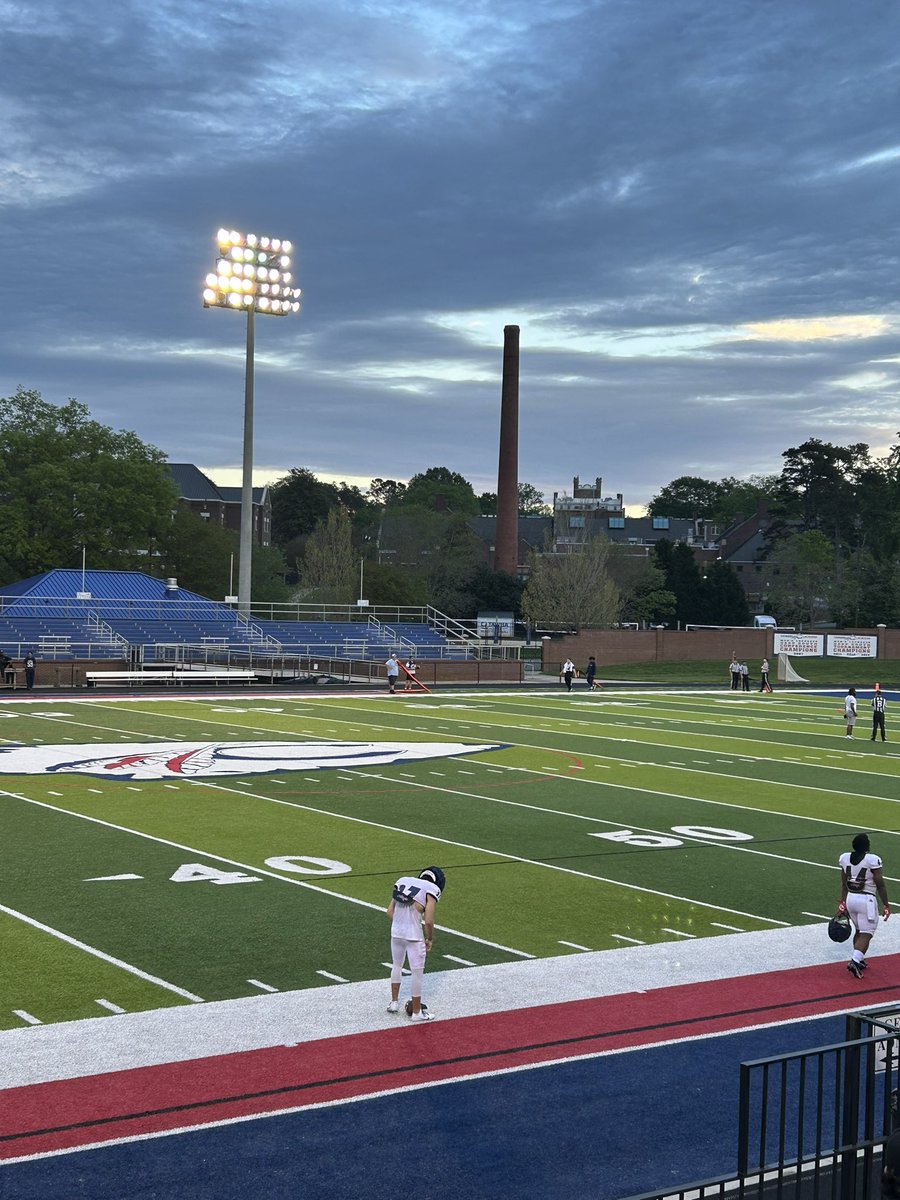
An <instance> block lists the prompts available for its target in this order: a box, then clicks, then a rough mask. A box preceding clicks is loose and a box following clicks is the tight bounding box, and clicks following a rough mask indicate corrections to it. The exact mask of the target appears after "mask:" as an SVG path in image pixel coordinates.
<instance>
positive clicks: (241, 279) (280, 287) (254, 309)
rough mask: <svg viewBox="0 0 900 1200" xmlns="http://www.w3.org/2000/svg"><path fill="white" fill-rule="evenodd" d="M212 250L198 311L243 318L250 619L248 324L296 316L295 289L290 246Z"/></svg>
mask: <svg viewBox="0 0 900 1200" xmlns="http://www.w3.org/2000/svg"><path fill="white" fill-rule="evenodd" d="M216 245H217V247H218V256H217V258H216V269H215V271H214V272H213V273H211V274H209V275H207V276H206V286H205V287H204V289H203V307H204V308H232V309H238V310H239V311H242V312H246V314H247V359H246V365H245V368H244V454H243V480H242V484H243V486H242V488H241V538H240V564H239V567H238V608H239V609H240V611H241V612H243V613H248V614H249V612H250V574H251V565H252V559H253V353H254V345H253V321H254V317H255V314H256V313H265V314H266V315H267V316H272V317H286V316H289V315H290V314H291V313H295V312H299V311H300V289H299V288H296V287H294V286H293V275H292V274H291V251H292V250H293V246H292V244H291V243H290V242H288V241H284V240H283V239H282V238H273V237H259V236H258V235H257V234H255V233H239V232H238V230H236V229H220V230H219V232H218V234H217V235H216Z"/></svg>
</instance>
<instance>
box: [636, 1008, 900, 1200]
mask: <svg viewBox="0 0 900 1200" xmlns="http://www.w3.org/2000/svg"><path fill="white" fill-rule="evenodd" d="M898 1023H900V1010H898V1008H897V1006H896V1005H893V1006H884V1007H883V1008H881V1009H875V1010H872V1011H870V1012H867V1013H849V1014H848V1015H847V1017H846V1027H845V1040H844V1041H842V1042H838V1043H836V1044H833V1045H829V1046H818V1047H816V1048H815V1049H813V1050H802V1051H793V1052H791V1053H788V1054H780V1055H775V1056H773V1057H771V1058H762V1059H757V1060H755V1061H753V1062H745V1063H742V1064H741V1068H740V1088H739V1115H738V1144H737V1156H736V1158H737V1161H736V1164H735V1166H736V1170H735V1171H734V1172H733V1173H732V1174H730V1175H724V1176H718V1177H716V1178H715V1179H706V1180H702V1181H700V1182H697V1183H692V1184H688V1185H686V1186H684V1187H682V1188H672V1187H671V1186H667V1187H665V1188H663V1189H660V1190H659V1191H655V1192H645V1193H643V1194H642V1195H640V1196H632V1197H629V1198H628V1200H693V1198H695V1197H697V1198H699V1197H703V1198H704V1200H706V1198H712V1197H716V1198H719V1197H721V1198H722V1200H724V1198H725V1197H726V1196H729V1197H739V1198H740V1200H788V1198H790V1200H801V1198H802V1200H838V1198H840V1200H869V1198H870V1197H872V1196H876V1195H878V1192H879V1190H880V1189H879V1187H878V1177H879V1175H880V1173H881V1147H882V1145H883V1144H884V1142H885V1140H886V1138H887V1137H888V1136H889V1135H890V1133H891V1132H892V1130H893V1127H894V1124H895V1121H896V1119H897V1109H896V1102H897V1085H898V1068H900V1055H898V1042H900V1028H898Z"/></svg>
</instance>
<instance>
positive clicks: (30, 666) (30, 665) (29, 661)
mask: <svg viewBox="0 0 900 1200" xmlns="http://www.w3.org/2000/svg"><path fill="white" fill-rule="evenodd" d="M36 666H37V663H36V662H35V658H34V651H33V650H29V651H28V653H27V654H26V655H25V686H26V687H27V688H28V690H29V692H30V691H31V689H32V688H33V687H34V670H35V667H36Z"/></svg>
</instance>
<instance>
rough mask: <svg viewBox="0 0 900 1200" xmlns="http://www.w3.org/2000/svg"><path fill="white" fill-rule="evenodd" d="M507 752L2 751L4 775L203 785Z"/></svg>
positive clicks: (265, 745) (308, 746) (334, 746)
mask: <svg viewBox="0 0 900 1200" xmlns="http://www.w3.org/2000/svg"><path fill="white" fill-rule="evenodd" d="M503 748H504V747H503V746H502V745H500V744H493V745H470V744H467V743H465V742H163V743H156V744H155V745H150V746H148V745H147V744H146V743H136V744H133V745H129V744H125V743H122V742H119V743H116V744H114V745H108V746H91V747H90V755H89V756H88V755H79V754H78V753H77V749H76V747H74V746H0V774H2V775H56V774H59V773H60V772H66V773H72V774H75V775H98V776H101V777H102V778H104V779H110V778H112V779H197V778H203V777H206V776H215V775H267V774H270V773H271V772H273V771H316V770H322V769H326V768H329V767H331V768H334V767H387V766H390V765H391V764H392V763H398V762H416V761H417V760H421V759H428V758H452V757H454V756H455V755H459V754H482V753H484V752H485V751H486V750H501V749H503ZM84 749H85V751H86V750H87V749H88V747H87V746H85V747H84ZM73 755H75V756H74V757H73Z"/></svg>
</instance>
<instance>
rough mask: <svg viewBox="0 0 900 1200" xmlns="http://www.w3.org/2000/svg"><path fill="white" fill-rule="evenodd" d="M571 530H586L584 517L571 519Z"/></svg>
mask: <svg viewBox="0 0 900 1200" xmlns="http://www.w3.org/2000/svg"><path fill="white" fill-rule="evenodd" d="M569 528H570V529H584V517H569Z"/></svg>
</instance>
